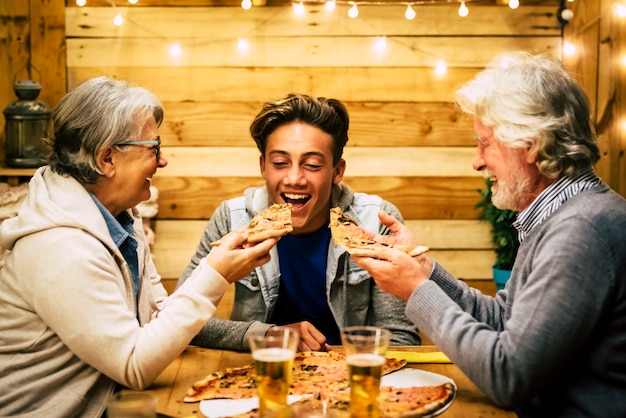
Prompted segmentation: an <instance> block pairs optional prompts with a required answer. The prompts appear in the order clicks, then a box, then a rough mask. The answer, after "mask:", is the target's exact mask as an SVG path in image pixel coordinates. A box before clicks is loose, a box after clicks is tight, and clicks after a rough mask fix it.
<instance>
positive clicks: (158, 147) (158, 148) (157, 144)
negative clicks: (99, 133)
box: [115, 136, 161, 161]
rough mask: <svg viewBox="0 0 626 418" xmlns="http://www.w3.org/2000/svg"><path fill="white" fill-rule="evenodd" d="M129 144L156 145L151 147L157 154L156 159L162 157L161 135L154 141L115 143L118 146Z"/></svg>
mask: <svg viewBox="0 0 626 418" xmlns="http://www.w3.org/2000/svg"><path fill="white" fill-rule="evenodd" d="M127 145H142V146H145V145H154V146H153V147H150V148H151V149H153V150H154V155H155V156H156V160H157V161H159V158H161V137H160V136H159V137H157V139H155V140H154V141H127V142H120V143H119V144H115V146H116V147H124V146H127Z"/></svg>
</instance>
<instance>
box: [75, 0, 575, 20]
mask: <svg viewBox="0 0 626 418" xmlns="http://www.w3.org/2000/svg"><path fill="white" fill-rule="evenodd" d="M471 1H472V0H413V1H399V2H383V1H358V0H356V1H351V0H348V1H346V0H299V1H295V2H293V3H292V7H293V10H294V13H295V14H296V15H302V14H304V13H305V12H306V6H305V5H322V4H323V5H324V7H325V8H326V10H328V11H330V12H332V11H334V10H335V9H336V8H337V6H338V5H344V6H349V8H348V16H349V17H350V18H352V19H356V18H357V17H358V16H359V6H398V5H401V6H406V10H405V12H404V17H405V18H406V19H407V20H413V19H415V16H416V12H415V10H414V7H415V6H420V5H433V4H443V3H445V4H449V3H459V9H458V14H459V16H461V17H466V16H467V15H469V8H468V6H467V3H470V2H471ZM567 1H569V2H572V1H574V0H567ZM138 2H139V0H128V3H129V4H137V3H138ZM76 5H77V6H80V7H83V6H86V5H87V0H76ZM111 5H112V6H113V7H115V3H114V2H113V1H111ZM508 5H509V7H510V8H511V9H517V8H518V7H519V5H520V3H519V0H508ZM241 7H242V8H243V9H244V10H249V9H251V8H252V7H253V2H252V0H242V1H241ZM118 16H120V17H117V18H116V23H115V24H116V25H117V26H121V25H122V24H123V19H122V18H121V15H118Z"/></svg>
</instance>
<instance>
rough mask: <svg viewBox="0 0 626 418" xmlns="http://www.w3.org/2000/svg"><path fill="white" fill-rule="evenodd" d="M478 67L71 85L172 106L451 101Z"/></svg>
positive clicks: (191, 75) (147, 73) (201, 73)
mask: <svg viewBox="0 0 626 418" xmlns="http://www.w3.org/2000/svg"><path fill="white" fill-rule="evenodd" d="M478 72H479V70H478V69H477V68H449V69H448V71H447V73H446V76H445V77H438V76H437V75H436V74H435V71H434V69H433V68H431V67H428V68H426V67H415V68H410V67H402V68H396V67H388V68H380V67H376V68H375V67H362V68H357V67H318V68H313V67H299V68H298V67H272V68H254V67H252V68H240V67H234V68H225V67H224V68H219V67H207V68H198V67H192V68H186V69H185V70H184V71H181V70H180V69H178V68H173V67H158V68H144V67H111V66H110V65H109V63H107V62H106V61H104V60H103V62H101V63H100V65H98V66H95V67H68V86H69V88H70V89H71V88H73V87H75V86H76V85H77V84H78V83H80V82H82V81H85V80H86V79H88V78H91V77H96V76H101V75H110V76H114V77H117V78H121V79H125V80H129V81H131V82H133V83H136V84H139V85H141V86H143V87H146V88H148V89H149V90H151V91H153V92H154V93H155V94H156V95H157V96H158V97H159V98H160V99H161V100H163V101H171V102H174V101H176V102H194V103H195V102H207V101H208V102H231V101H234V102H245V101H252V102H259V101H263V102H264V101H267V100H273V99H277V98H279V97H282V96H284V95H285V94H287V93H292V92H296V93H305V94H310V95H313V96H325V97H334V98H337V99H340V100H342V101H354V102H448V103H449V102H451V101H452V100H453V97H454V91H455V90H456V89H457V88H458V87H460V86H461V85H462V84H463V83H464V82H466V81H468V80H470V79H471V78H473V77H474V76H475V75H476V74H477V73H478Z"/></svg>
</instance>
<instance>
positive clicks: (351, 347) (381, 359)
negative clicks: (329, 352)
mask: <svg viewBox="0 0 626 418" xmlns="http://www.w3.org/2000/svg"><path fill="white" fill-rule="evenodd" d="M390 336H391V333H390V332H389V331H388V330H386V329H383V328H378V327H368V326H357V327H347V328H344V329H342V330H341V342H342V344H343V350H344V353H345V355H346V361H347V363H348V373H349V375H350V416H351V417H357V418H378V416H379V405H378V396H379V394H380V379H381V377H382V372H383V365H384V364H385V354H386V353H387V347H388V346H389V338H390Z"/></svg>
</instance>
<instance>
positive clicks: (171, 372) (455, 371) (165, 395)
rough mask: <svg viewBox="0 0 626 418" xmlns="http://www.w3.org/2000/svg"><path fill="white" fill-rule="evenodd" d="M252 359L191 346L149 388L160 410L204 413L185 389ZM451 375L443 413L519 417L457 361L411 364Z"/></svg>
mask: <svg viewBox="0 0 626 418" xmlns="http://www.w3.org/2000/svg"><path fill="white" fill-rule="evenodd" d="M392 349H393V350H394V351H421V352H429V351H437V347H435V346H415V347H397V346H394V347H393V348H392ZM251 362H252V358H251V356H250V354H249V353H237V352H233V351H224V350H209V349H205V348H198V347H189V348H187V349H186V350H185V351H184V352H183V353H182V354H181V355H180V356H179V357H178V358H177V359H176V360H175V361H174V362H173V363H172V364H170V365H169V366H168V367H167V369H165V370H164V371H163V373H161V375H160V376H159V377H158V378H157V380H156V381H155V383H154V384H153V385H152V386H151V387H150V388H148V389H147V390H148V391H150V392H153V393H154V394H155V395H156V396H157V397H158V399H159V403H158V407H157V411H158V412H159V413H161V414H165V415H169V416H173V417H203V416H204V415H202V413H201V412H200V404H199V403H184V402H183V401H182V399H183V396H184V394H185V392H186V391H187V390H188V389H189V388H190V387H191V385H193V384H194V383H195V382H196V381H198V380H200V379H202V378H203V377H205V376H206V375H208V374H209V373H212V372H215V371H219V370H224V369H225V368H227V367H233V366H242V365H245V364H248V363H251ZM408 367H413V368H416V369H422V370H427V371H430V372H433V373H439V374H442V375H445V376H448V377H450V378H451V379H453V380H454V382H455V383H456V385H457V388H458V393H457V397H456V399H455V400H454V402H453V403H452V405H451V406H450V408H449V409H448V410H446V411H445V412H444V413H442V414H441V417H445V418H452V417H466V418H477V417H510V418H513V417H517V415H516V414H515V413H514V412H511V411H505V410H503V409H500V408H497V407H495V406H494V405H493V403H491V401H489V400H488V399H487V397H486V396H485V395H484V394H483V393H482V392H481V391H480V390H479V389H478V388H477V387H476V385H474V384H473V383H472V382H471V381H470V380H469V379H468V378H467V377H466V376H465V375H464V374H463V373H462V372H461V371H460V370H459V368H458V367H456V366H455V365H454V364H409V365H408Z"/></svg>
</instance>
